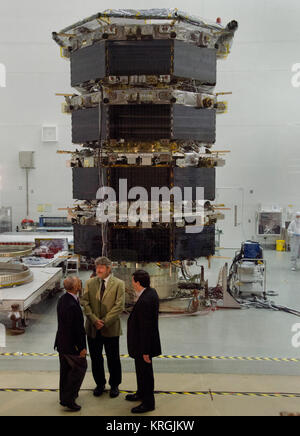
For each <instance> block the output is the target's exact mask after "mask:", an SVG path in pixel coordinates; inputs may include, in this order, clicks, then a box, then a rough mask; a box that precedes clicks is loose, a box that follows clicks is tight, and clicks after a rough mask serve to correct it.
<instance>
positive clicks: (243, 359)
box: [0, 352, 300, 363]
mask: <svg viewBox="0 0 300 436" xmlns="http://www.w3.org/2000/svg"><path fill="white" fill-rule="evenodd" d="M0 357H58V354H57V353H22V352H17V353H0ZM121 357H122V358H123V359H128V358H129V355H128V354H122V355H121ZM158 359H178V360H211V361H214V360H216V361H217V360H223V361H229V360H231V361H241V362H277V363H280V362H284V363H299V362H300V359H297V358H293V357H286V358H285V357H244V356H195V355H190V356H185V355H163V356H159V357H158Z"/></svg>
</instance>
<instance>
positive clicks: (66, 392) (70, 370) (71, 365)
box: [59, 354, 87, 404]
mask: <svg viewBox="0 0 300 436" xmlns="http://www.w3.org/2000/svg"><path fill="white" fill-rule="evenodd" d="M59 361H60V383H59V386H60V387H59V389H60V391H59V393H60V402H61V403H64V404H72V403H73V402H74V401H75V400H76V398H77V397H78V394H79V391H80V388H81V385H82V382H83V380H84V377H85V374H86V371H87V360H86V359H85V358H82V357H79V356H72V355H69V354H60V355H59Z"/></svg>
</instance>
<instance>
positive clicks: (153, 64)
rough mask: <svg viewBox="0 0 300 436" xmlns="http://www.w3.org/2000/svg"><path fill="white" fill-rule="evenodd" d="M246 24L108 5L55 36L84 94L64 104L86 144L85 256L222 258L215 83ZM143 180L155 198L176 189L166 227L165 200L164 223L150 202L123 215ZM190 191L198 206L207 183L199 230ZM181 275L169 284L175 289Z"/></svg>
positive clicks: (80, 167)
mask: <svg viewBox="0 0 300 436" xmlns="http://www.w3.org/2000/svg"><path fill="white" fill-rule="evenodd" d="M237 27H238V24H237V22H236V21H232V22H230V23H229V24H228V25H227V26H226V27H223V26H222V25H221V24H218V23H212V24H210V23H207V22H204V21H202V20H200V19H197V18H195V17H190V16H187V14H185V13H183V12H180V11H178V10H175V9H174V10H173V9H171V10H166V9H157V10H156V9H152V10H140V11H137V10H108V11H105V12H103V13H99V14H97V15H94V16H92V17H90V18H87V19H85V20H83V21H81V22H79V23H76V24H75V25H73V26H70V27H68V28H66V29H64V30H62V31H61V32H59V33H54V34H53V38H54V40H55V41H56V42H57V43H58V44H59V45H60V46H61V51H62V56H63V57H66V58H70V61H71V84H72V87H74V88H76V90H77V94H74V95H66V96H65V98H66V102H65V105H64V111H65V112H66V113H70V114H72V141H73V143H74V144H78V145H81V146H83V148H81V149H80V150H77V151H76V152H75V153H73V156H72V160H71V162H72V167H73V170H72V171H73V192H74V199H76V200H80V201H81V203H78V204H77V205H76V207H75V208H74V209H73V210H72V213H71V216H72V219H73V224H74V237H75V252H76V253H78V254H81V255H84V256H88V257H93V258H94V257H97V256H99V255H107V256H108V257H110V258H111V259H112V260H113V261H115V262H120V263H121V262H122V263H123V264H127V266H130V265H131V266H133V265H134V266H136V264H143V267H144V268H145V269H147V268H148V270H149V269H150V270H151V268H156V267H158V266H157V265H158V264H159V266H161V265H164V266H165V267H167V268H169V271H172V268H173V267H172V265H174V264H175V263H177V264H178V262H183V261H187V260H194V259H197V258H200V257H203V256H205V257H210V256H212V255H213V254H214V252H215V224H216V222H217V219H218V218H220V211H218V210H217V209H216V208H215V207H214V205H213V204H212V203H211V202H213V201H214V200H215V194H216V186H215V185H216V167H218V166H223V165H224V160H223V159H222V158H221V157H220V156H219V155H218V154H216V153H214V152H213V151H212V146H213V144H214V143H215V141H216V116H217V113H223V112H225V111H226V109H227V107H226V104H225V103H224V102H219V101H218V95H216V94H215V93H214V88H215V86H216V78H217V59H218V58H225V57H226V56H227V55H228V53H229V52H230V47H231V43H232V40H233V37H234V33H235V31H236V29H237ZM120 181H121V182H120ZM104 187H105V188H112V190H113V191H111V192H115V193H116V197H115V198H111V205H113V204H116V205H117V214H116V216H115V217H114V219H110V220H107V222H104V221H102V220H101V219H99V204H102V203H103V202H104V201H105V200H106V201H107V197H105V198H104V197H101V192H110V191H107V190H106V191H103V189H104ZM136 187H140V188H143V192H144V193H145V195H147V196H148V197H147V198H148V204H149V205H150V204H151V199H152V195H151V194H153V188H154V187H155V188H156V189H159V190H160V189H161V191H160V194H163V193H164V194H165V193H166V192H167V191H164V190H165V189H166V188H168V190H169V192H171V196H169V206H170V211H171V219H170V220H169V222H166V221H164V220H163V219H162V216H163V211H164V207H165V203H166V201H165V200H166V198H165V197H164V196H163V195H162V196H160V197H159V206H158V210H157V214H156V215H155V219H153V210H151V211H150V207H149V214H147V213H146V215H148V218H149V219H148V221H147V220H142V219H139V217H137V218H136V219H135V220H132V218H128V215H127V218H128V219H127V220H126V213H125V212H126V211H124V209H123V210H122V212H121V211H120V200H119V198H120V194H121V191H122V193H123V194H124V192H123V191H124V190H126V191H127V194H128V193H130V192H131V194H134V193H135V192H138V191H135V188H136ZM187 187H189V189H191V190H192V191H190V192H191V195H190V197H189V201H190V203H191V205H192V211H195V209H196V204H197V202H198V200H199V198H198V195H196V193H197V192H198V191H197V188H202V193H203V198H201V200H203V202H202V205H203V213H202V221H201V226H202V231H192V230H191V228H190V224H189V223H188V221H189V220H188V219H187V218H186V216H184V217H183V218H182V219H178V217H176V214H175V210H176V208H177V210H178V204H177V202H176V196H175V197H174V195H173V194H172V192H174V191H172V189H173V188H178V189H180V190H181V191H182V192H185V188H187ZM99 192H100V194H99ZM156 192H157V191H156ZM100 197H101V198H100ZM129 197H130V195H129ZM122 198H123V197H122ZM137 198H138V197H137ZM137 198H136V199H137ZM127 199H128V196H127ZM132 202H133V197H131V200H129V202H128V208H130V206H131V205H132ZM144 203H147V201H146V200H145V199H144ZM118 206H119V207H118ZM182 207H184V206H182ZM140 209H143V204H142V203H140ZM111 210H113V209H111ZM144 211H145V209H144ZM108 215H109V214H108ZM124 216H125V218H124ZM110 218H112V217H110ZM187 228H188V229H189V230H188V231H187ZM198 228H199V226H198ZM129 269H130V268H129ZM151 272H153V271H152V270H151ZM167 275H168V274H167ZM170 276H172V272H170ZM175 276H176V274H175ZM173 279H174V280H171V281H170V277H169V279H168V278H167V281H168V283H171V282H172V283H173V282H174V283H173V285H172V286H171V288H172V290H173V291H174V286H175V287H176V277H175V278H174V277H173ZM173 291H172V292H173ZM165 296H170V289H169V290H167V291H166V295H165Z"/></svg>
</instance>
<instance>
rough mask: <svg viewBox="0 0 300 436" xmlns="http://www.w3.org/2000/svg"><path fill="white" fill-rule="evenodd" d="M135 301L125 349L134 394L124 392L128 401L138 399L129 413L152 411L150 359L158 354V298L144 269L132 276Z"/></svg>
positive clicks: (152, 384) (153, 407) (152, 383)
mask: <svg viewBox="0 0 300 436" xmlns="http://www.w3.org/2000/svg"><path fill="white" fill-rule="evenodd" d="M132 284H133V288H134V290H135V292H136V295H137V302H136V304H135V307H134V309H133V311H132V313H131V315H130V317H129V320H128V352H129V355H130V357H132V358H133V359H135V367H136V376H137V387H138V390H137V392H136V394H134V395H127V397H126V400H127V401H132V402H134V401H141V403H142V404H141V405H140V406H138V407H135V408H133V409H132V413H146V412H151V411H153V410H155V398H154V374H153V365H152V358H153V357H156V356H160V355H161V344H160V336H159V328H158V317H159V298H158V295H157V292H156V290H155V289H153V288H151V287H150V276H149V274H148V273H147V272H146V271H142V270H139V271H136V272H135V273H134V274H133V278H132Z"/></svg>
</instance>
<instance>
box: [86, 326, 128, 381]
mask: <svg viewBox="0 0 300 436" xmlns="http://www.w3.org/2000/svg"><path fill="white" fill-rule="evenodd" d="M88 344H89V351H90V356H91V360H92V371H93V376H94V380H95V382H96V385H97V386H98V387H100V388H101V387H103V386H105V385H106V378H105V371H104V359H103V347H104V349H105V354H106V357H107V366H108V370H109V374H110V378H109V384H110V386H111V387H112V388H117V387H118V386H119V385H120V384H121V383H122V367H121V359H120V338H119V337H114V338H105V337H104V336H102V335H101V332H100V331H98V332H97V336H96V338H88Z"/></svg>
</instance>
